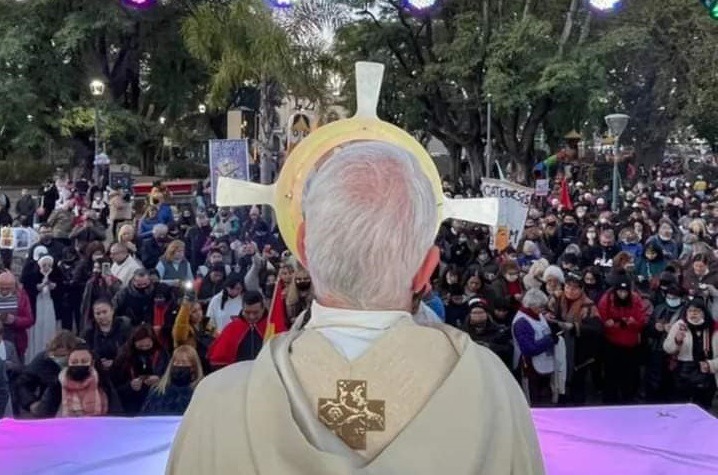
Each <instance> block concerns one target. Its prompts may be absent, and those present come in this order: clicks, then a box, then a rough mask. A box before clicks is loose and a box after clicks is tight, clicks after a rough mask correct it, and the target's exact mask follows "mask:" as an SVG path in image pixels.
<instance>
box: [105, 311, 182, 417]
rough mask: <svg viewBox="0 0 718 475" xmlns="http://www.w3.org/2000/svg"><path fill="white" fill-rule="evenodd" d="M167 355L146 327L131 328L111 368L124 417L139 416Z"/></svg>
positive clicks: (164, 366) (153, 333)
mask: <svg viewBox="0 0 718 475" xmlns="http://www.w3.org/2000/svg"><path fill="white" fill-rule="evenodd" d="M167 360H168V357H167V353H166V352H165V351H164V350H163V349H162V346H161V345H160V342H159V340H158V339H157V336H156V335H155V332H154V331H153V330H152V327H150V326H149V325H147V324H142V325H140V326H139V327H137V328H135V329H134V331H133V332H132V334H131V335H130V338H129V339H128V340H127V342H125V344H124V345H122V347H120V350H119V352H118V354H117V358H116V359H115V361H114V363H113V365H112V370H111V371H112V381H113V383H114V385H115V387H116V388H117V392H118V394H119V395H120V401H121V403H122V407H123V408H124V409H125V414H126V415H128V416H134V415H136V414H137V413H139V411H140V409H141V408H142V405H143V404H144V402H145V399H146V398H147V394H149V392H150V389H151V388H153V387H154V386H156V385H157V383H159V381H160V376H162V374H164V372H165V369H167Z"/></svg>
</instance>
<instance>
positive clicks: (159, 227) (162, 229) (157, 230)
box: [152, 224, 169, 237]
mask: <svg viewBox="0 0 718 475" xmlns="http://www.w3.org/2000/svg"><path fill="white" fill-rule="evenodd" d="M168 232H169V228H168V227H167V225H166V224H155V225H154V227H153V228H152V235H153V236H154V237H157V236H158V235H160V234H164V235H166V234H167V233H168Z"/></svg>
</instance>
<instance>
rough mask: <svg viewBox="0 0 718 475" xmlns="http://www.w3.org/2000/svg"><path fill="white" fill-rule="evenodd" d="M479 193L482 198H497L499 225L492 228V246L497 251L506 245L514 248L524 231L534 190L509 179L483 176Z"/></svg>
mask: <svg viewBox="0 0 718 475" xmlns="http://www.w3.org/2000/svg"><path fill="white" fill-rule="evenodd" d="M481 193H482V195H483V197H484V198H498V199H499V225H498V226H497V227H496V228H494V229H492V233H491V234H492V235H491V245H492V247H494V249H497V250H499V251H503V250H504V249H506V247H508V246H512V247H513V248H514V249H516V248H517V247H518V245H519V240H520V239H521V236H522V234H523V232H524V225H525V224H526V216H527V215H528V212H529V207H530V206H531V197H532V196H533V194H534V190H533V189H531V188H527V187H525V186H521V185H517V184H516V183H511V182H509V181H502V180H494V179H492V178H484V179H483V180H482V181H481Z"/></svg>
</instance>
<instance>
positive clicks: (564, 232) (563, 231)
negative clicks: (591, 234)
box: [556, 213, 581, 255]
mask: <svg viewBox="0 0 718 475" xmlns="http://www.w3.org/2000/svg"><path fill="white" fill-rule="evenodd" d="M580 233H581V228H579V227H578V222H577V220H576V216H574V215H573V214H570V213H567V214H566V215H564V217H563V222H562V224H561V227H559V228H558V231H557V240H558V248H557V249H556V254H557V255H560V254H563V251H564V249H566V247H567V246H568V245H570V244H578V241H579V237H580Z"/></svg>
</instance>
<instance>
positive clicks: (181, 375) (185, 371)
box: [170, 366, 192, 387]
mask: <svg viewBox="0 0 718 475" xmlns="http://www.w3.org/2000/svg"><path fill="white" fill-rule="evenodd" d="M170 378H171V379H172V384H174V385H175V386H180V387H184V386H189V384H190V383H191V382H192V370H191V369H190V368H188V367H187V366H173V367H172V371H171V373H170Z"/></svg>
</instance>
